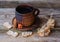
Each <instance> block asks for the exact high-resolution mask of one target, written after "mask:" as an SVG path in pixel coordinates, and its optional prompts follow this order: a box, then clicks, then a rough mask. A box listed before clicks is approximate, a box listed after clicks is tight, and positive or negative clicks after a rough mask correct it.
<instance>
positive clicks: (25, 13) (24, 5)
mask: <svg viewBox="0 0 60 42" xmlns="http://www.w3.org/2000/svg"><path fill="white" fill-rule="evenodd" d="M20 6H22V7H23V6H25V7H29V8H31V9H32V11H33V7H32V6H30V5H27V4H23V5H18V6H17V7H16V8H15V11H16V12H17V13H19V14H20V12H18V10H17V9H18V7H20ZM32 11H30V12H27V13H21V14H22V15H23V14H28V13H31V12H32Z"/></svg>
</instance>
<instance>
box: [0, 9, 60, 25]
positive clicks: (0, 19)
mask: <svg viewBox="0 0 60 42" xmlns="http://www.w3.org/2000/svg"><path fill="white" fill-rule="evenodd" d="M39 10H40V14H39V15H38V16H39V17H44V16H47V15H50V10H51V9H48V8H45V9H43V8H39ZM53 14H54V15H53V17H54V19H55V20H56V26H60V10H55V11H54V10H53ZM14 16H15V8H0V23H1V24H3V23H4V22H5V21H8V22H10V23H11V21H12V18H13V17H14ZM1 24H0V25H1Z"/></svg>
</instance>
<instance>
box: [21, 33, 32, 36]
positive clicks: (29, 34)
mask: <svg viewBox="0 0 60 42" xmlns="http://www.w3.org/2000/svg"><path fill="white" fill-rule="evenodd" d="M32 34H33V33H32V32H22V36H23V37H28V36H31V35H32Z"/></svg>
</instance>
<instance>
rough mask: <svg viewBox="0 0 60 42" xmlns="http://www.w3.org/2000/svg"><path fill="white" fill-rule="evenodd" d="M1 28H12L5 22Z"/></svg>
mask: <svg viewBox="0 0 60 42" xmlns="http://www.w3.org/2000/svg"><path fill="white" fill-rule="evenodd" d="M3 26H4V27H6V28H7V29H10V28H11V27H12V25H10V24H9V22H5V23H4V24H3Z"/></svg>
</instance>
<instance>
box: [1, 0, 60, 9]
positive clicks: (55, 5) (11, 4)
mask: <svg viewBox="0 0 60 42" xmlns="http://www.w3.org/2000/svg"><path fill="white" fill-rule="evenodd" d="M19 4H31V5H32V6H34V7H39V8H60V3H59V1H58V2H57V1H56V2H50V1H49V2H47V1H42V2H41V0H38V1H36V0H32V1H28V0H27V1H21V0H20V1H0V8H15V7H16V6H17V5H19Z"/></svg>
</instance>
